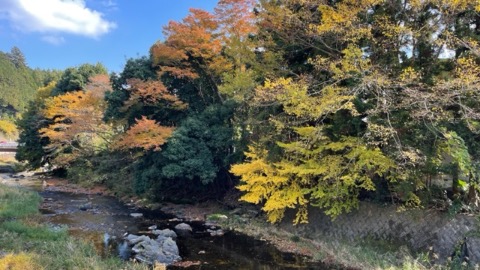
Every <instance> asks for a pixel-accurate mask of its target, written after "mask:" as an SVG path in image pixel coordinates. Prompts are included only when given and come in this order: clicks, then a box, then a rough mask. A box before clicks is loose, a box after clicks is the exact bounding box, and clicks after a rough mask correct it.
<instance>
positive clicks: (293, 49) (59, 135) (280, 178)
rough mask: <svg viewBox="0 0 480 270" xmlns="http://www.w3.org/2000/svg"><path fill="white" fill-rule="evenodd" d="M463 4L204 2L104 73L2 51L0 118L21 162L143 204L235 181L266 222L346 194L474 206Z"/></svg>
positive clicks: (223, 190) (472, 113) (474, 70)
mask: <svg viewBox="0 0 480 270" xmlns="http://www.w3.org/2000/svg"><path fill="white" fill-rule="evenodd" d="M479 12H480V3H478V1H469V0H425V1H417V0H407V1H397V0H384V1H381V0H365V1H356V0H344V1H314V0H282V1H272V0H260V1H255V0H221V1H219V3H218V5H217V6H216V8H215V9H214V10H213V11H212V12H208V11H205V10H200V9H190V13H189V15H188V16H186V17H185V18H184V19H183V20H181V21H171V22H170V23H168V25H165V26H164V27H163V39H162V40H160V41H158V42H156V43H154V44H151V47H150V50H149V51H148V52H145V56H142V57H138V58H132V59H129V60H128V61H127V62H126V63H125V66H124V69H123V70H122V71H121V72H120V73H118V74H117V73H111V74H108V71H107V70H106V68H105V67H103V65H102V64H84V65H80V66H77V67H71V68H68V69H66V70H64V71H62V72H59V71H38V70H31V69H29V68H28V67H27V66H26V63H25V60H24V58H23V57H22V55H21V52H20V51H19V50H18V49H12V52H11V53H2V54H0V68H1V69H3V70H2V71H1V72H0V85H1V86H2V87H4V85H8V86H9V87H12V89H22V90H21V91H17V92H15V95H9V94H8V93H7V92H2V93H0V106H1V108H2V111H1V113H2V114H1V120H0V130H2V131H3V132H4V133H5V132H6V133H8V132H9V131H5V130H7V129H8V126H6V124H3V123H2V121H4V119H7V120H8V121H9V123H11V122H12V121H13V119H17V120H16V124H17V126H18V128H19V130H20V134H19V143H20V145H19V150H18V152H17V159H18V160H20V161H24V162H26V164H27V166H28V167H29V168H30V169H36V168H40V167H47V168H50V169H53V170H55V171H56V172H57V173H58V174H62V175H64V176H66V177H67V178H69V179H70V180H71V181H74V182H77V183H83V184H86V185H89V184H90V185H93V184H103V185H106V186H108V187H109V188H110V189H112V190H113V191H114V192H115V194H117V195H119V196H124V195H126V194H130V195H131V194H134V195H136V196H141V197H144V198H147V199H149V200H151V201H173V202H198V201H205V200H212V199H219V198H222V196H224V195H225V194H228V193H232V192H233V193H235V192H239V193H240V194H241V197H240V200H241V201H245V202H249V203H253V204H258V205H260V206H261V207H262V210H263V211H264V212H265V213H266V214H267V218H268V220H269V221H270V222H272V223H276V222H279V221H281V220H282V219H283V217H284V214H285V211H286V210H287V209H294V210H295V211H296V217H295V219H294V220H292V221H293V223H295V224H297V223H304V222H308V209H309V208H310V207H318V208H320V209H322V210H323V211H324V213H326V214H327V215H328V216H330V217H332V218H333V219H334V218H335V217H337V216H338V215H340V214H342V213H346V212H349V211H352V210H354V209H356V208H357V207H358V205H359V202H360V201H361V200H369V201H374V202H381V203H393V204H396V205H398V206H399V208H403V209H405V208H416V207H431V206H435V207H437V208H440V209H442V210H448V211H453V212H460V211H478V203H479V197H478V193H479V191H480V186H479V181H480V179H479V177H480V163H479V162H480V154H479V153H480V137H479V136H480V96H479V94H480V93H479V91H478V89H479V86H480V80H479V79H480V66H479V62H480V44H479V41H480V15H479ZM160 36H161V35H160V33H159V37H160ZM131 42H135V41H131ZM16 70H20V71H22V72H16ZM13 73H14V74H13ZM8 89H9V88H8ZM12 93H13V92H12ZM17 94H18V96H16V95H17ZM27 100H29V103H28V104H25V103H24V102H26V101H27ZM20 113H21V115H20Z"/></svg>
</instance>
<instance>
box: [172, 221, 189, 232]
mask: <svg viewBox="0 0 480 270" xmlns="http://www.w3.org/2000/svg"><path fill="white" fill-rule="evenodd" d="M175 230H176V231H189V232H191V231H192V227H191V226H190V225H188V224H187V223H180V224H177V226H175Z"/></svg>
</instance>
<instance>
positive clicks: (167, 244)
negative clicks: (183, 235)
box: [162, 237, 180, 256]
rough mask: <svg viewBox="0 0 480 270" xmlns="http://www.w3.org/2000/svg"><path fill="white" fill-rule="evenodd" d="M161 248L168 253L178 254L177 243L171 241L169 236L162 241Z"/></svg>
mask: <svg viewBox="0 0 480 270" xmlns="http://www.w3.org/2000/svg"><path fill="white" fill-rule="evenodd" d="M162 248H163V252H164V253H170V254H173V255H177V256H178V254H180V252H179V251H178V246H177V243H175V241H173V239H172V238H170V237H168V238H167V239H165V241H163V245H162Z"/></svg>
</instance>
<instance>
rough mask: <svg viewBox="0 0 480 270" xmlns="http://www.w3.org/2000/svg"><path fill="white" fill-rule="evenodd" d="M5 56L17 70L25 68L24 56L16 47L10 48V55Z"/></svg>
mask: <svg viewBox="0 0 480 270" xmlns="http://www.w3.org/2000/svg"><path fill="white" fill-rule="evenodd" d="M7 56H8V58H9V59H10V61H11V62H12V63H13V65H15V67H16V68H17V69H20V68H26V67H27V62H26V60H25V55H23V52H22V51H21V50H20V49H19V48H18V47H17V46H14V47H12V49H11V50H10V53H9V54H7Z"/></svg>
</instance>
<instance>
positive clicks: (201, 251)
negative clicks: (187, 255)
mask: <svg viewBox="0 0 480 270" xmlns="http://www.w3.org/2000/svg"><path fill="white" fill-rule="evenodd" d="M205 253H206V252H205V250H200V251H199V252H198V254H205Z"/></svg>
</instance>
